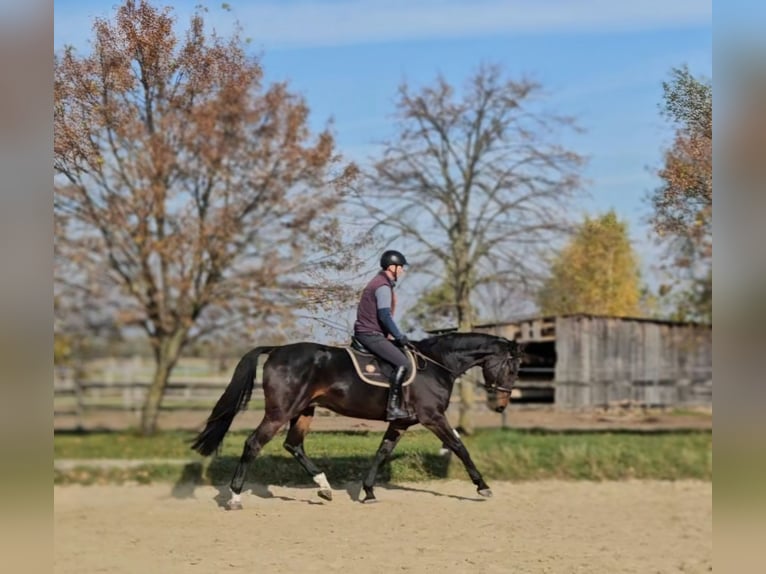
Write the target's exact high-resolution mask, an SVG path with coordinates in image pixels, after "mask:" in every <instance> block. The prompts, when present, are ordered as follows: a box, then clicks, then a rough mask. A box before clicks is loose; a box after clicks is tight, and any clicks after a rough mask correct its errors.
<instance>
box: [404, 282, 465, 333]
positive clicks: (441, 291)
mask: <svg viewBox="0 0 766 574" xmlns="http://www.w3.org/2000/svg"><path fill="white" fill-rule="evenodd" d="M452 289H453V286H452V284H451V283H448V282H442V283H439V284H437V285H435V286H434V287H430V288H427V289H425V290H424V291H423V292H421V294H420V297H419V298H418V300H417V301H416V302H415V304H414V305H413V307H412V308H411V309H410V310H409V312H408V314H407V317H406V318H405V319H404V322H403V326H404V328H405V329H412V328H415V327H420V328H422V329H423V330H424V331H431V330H438V329H450V328H454V326H455V324H456V323H457V316H456V314H455V295H454V293H453V292H452ZM471 315H472V316H473V317H476V316H478V311H477V310H476V309H472V310H471Z"/></svg>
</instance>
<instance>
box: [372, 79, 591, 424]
mask: <svg viewBox="0 0 766 574" xmlns="http://www.w3.org/2000/svg"><path fill="white" fill-rule="evenodd" d="M540 92H541V87H540V86H539V85H538V84H536V83H534V82H532V81H529V80H526V79H522V80H520V81H514V80H511V79H506V78H505V77H504V75H503V73H502V71H501V69H500V68H499V67H497V66H481V67H479V68H478V70H477V71H476V72H475V73H474V74H473V75H472V76H471V77H470V78H469V80H468V82H467V83H466V86H465V88H464V90H463V91H462V94H459V93H458V92H457V91H456V89H455V88H454V87H453V86H451V85H450V84H449V83H448V82H447V81H446V80H445V79H444V78H443V77H438V78H437V79H436V81H435V82H434V83H433V85H428V86H425V87H423V88H422V89H419V90H415V89H412V88H410V86H408V85H407V83H404V84H403V85H402V86H401V87H400V88H399V92H398V100H397V102H396V113H395V120H396V125H397V132H398V135H397V136H396V138H395V139H394V140H392V141H389V142H386V143H385V144H384V150H383V153H382V158H381V159H380V160H379V161H377V163H376V164H375V166H374V169H373V171H372V173H370V174H369V175H368V177H367V178H366V184H367V185H366V186H364V187H363V188H362V189H361V190H360V192H359V200H360V202H361V203H362V205H364V207H365V208H366V209H367V210H368V212H369V213H370V214H371V215H372V217H373V218H374V219H375V220H376V221H377V222H378V224H379V226H382V227H383V228H385V229H387V230H390V231H391V232H393V233H394V234H396V235H398V236H400V237H404V238H408V239H410V240H412V241H413V242H414V243H415V244H416V245H417V247H418V249H419V250H420V253H418V254H416V255H415V256H414V257H413V259H414V260H417V261H418V267H417V268H418V269H419V270H421V271H423V272H426V273H431V274H432V275H433V276H434V278H435V283H441V282H443V281H444V278H445V277H446V281H447V284H448V285H449V293H450V295H451V304H452V306H453V308H454V314H455V316H456V320H457V326H458V329H459V330H461V331H467V330H470V329H471V328H472V326H473V323H474V316H473V308H474V307H473V305H472V303H471V296H472V293H473V292H474V291H475V290H476V289H477V288H478V287H480V286H482V285H487V284H501V285H506V286H509V288H511V287H517V286H518V285H526V284H528V283H531V282H534V280H535V279H536V278H537V277H538V276H539V272H540V269H539V268H538V266H537V261H538V260H539V253H540V252H541V251H542V249H543V248H544V247H545V246H547V245H548V244H549V243H550V242H551V241H552V240H553V239H554V238H555V237H557V236H558V235H559V234H560V233H561V232H562V231H563V230H565V229H566V228H567V227H568V222H567V209H568V207H569V201H570V200H571V199H572V198H573V197H574V196H575V194H576V192H577V191H578V189H579V183H580V178H579V168H580V166H581V165H582V163H583V159H582V158H581V157H580V156H579V155H578V154H576V153H574V152H572V151H570V150H567V149H565V148H564V147H563V146H562V145H561V144H559V143H558V141H557V139H558V132H559V130H560V129H567V128H573V127H574V125H573V122H572V120H571V119H569V118H564V117H558V116H555V115H552V114H549V113H547V112H545V111H544V110H542V109H541V108H540V106H539V105H538V102H537V100H538V98H539V96H540V95H541V94H540ZM408 256H409V255H408ZM465 403H466V400H464V405H463V406H464V409H465V408H467V405H466V404H465ZM467 418H468V415H466V416H465V417H461V419H462V420H461V426H463V427H464V428H467V427H469V426H470V423H468V422H467Z"/></svg>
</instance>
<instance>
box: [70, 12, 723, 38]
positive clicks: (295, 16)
mask: <svg viewBox="0 0 766 574" xmlns="http://www.w3.org/2000/svg"><path fill="white" fill-rule="evenodd" d="M197 3H198V1H197V0H193V1H188V2H186V1H177V2H175V3H174V4H173V5H174V8H175V13H176V14H177V16H178V17H179V22H180V23H181V24H182V25H184V26H185V25H186V23H187V22H188V15H189V14H190V13H191V11H192V10H193V7H194V6H195V5H196V4H197ZM59 4H61V3H59ZM230 4H231V6H232V11H231V12H227V11H222V10H218V9H211V10H210V12H208V13H207V15H206V20H207V22H208V23H209V24H211V25H213V26H214V27H215V28H216V30H217V31H218V32H219V33H221V34H227V33H229V32H230V31H231V30H233V27H234V20H235V19H238V20H239V21H240V22H241V24H242V25H243V28H244V35H245V36H248V37H251V38H252V39H253V41H254V42H255V43H256V44H257V45H258V46H262V47H264V48H265V49H267V50H272V49H280V48H307V47H318V46H346V45H359V44H367V43H378V42H395V41H403V40H422V39H433V38H455V37H471V36H479V35H488V34H502V33H522V34H539V33H548V32H583V31H585V32H598V31H602V32H615V31H624V30H638V29H653V28H668V27H684V26H698V25H708V24H710V23H711V22H712V5H711V2H709V1H708V2H706V1H700V0H671V1H667V0H645V1H642V2H616V1H614V0H578V1H575V0H476V1H474V2H465V1H460V0H388V1H369V0H366V1H352V0H337V1H310V0H298V1H284V0H283V1H279V2H278V1H276V0H270V1H267V2H230ZM72 11H74V12H75V13H72ZM78 11H79V14H78V13H77V12H78ZM89 12H90V13H91V15H92V14H93V12H94V10H93V8H90V9H89ZM99 12H101V10H99ZM90 21H91V19H90V18H88V17H87V16H86V13H85V11H83V10H82V9H81V8H78V7H77V5H76V4H74V5H73V6H66V8H62V9H61V10H57V11H56V46H57V47H60V46H61V45H62V44H63V43H73V44H75V45H77V44H78V43H75V42H72V41H71V39H70V38H72V37H73V34H72V31H70V30H68V29H67V28H68V27H70V26H77V28H79V29H78V30H76V31H75V35H76V34H79V33H85V32H87V31H88V30H89V29H90V28H89V25H88V24H87V23H89V22H90ZM78 22H80V23H79V24H78ZM83 25H85V28H83Z"/></svg>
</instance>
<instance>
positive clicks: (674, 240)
mask: <svg viewBox="0 0 766 574" xmlns="http://www.w3.org/2000/svg"><path fill="white" fill-rule="evenodd" d="M662 87H663V90H664V94H663V102H662V104H661V111H662V114H663V115H664V116H665V117H666V118H667V119H668V120H670V121H671V122H672V123H673V125H674V127H675V138H674V140H673V143H672V145H671V146H670V147H669V148H668V149H667V150H665V155H664V162H663V166H662V167H661V169H660V170H659V171H658V175H659V177H660V179H661V181H662V184H661V185H660V186H659V187H658V188H657V189H656V190H655V191H654V192H653V194H652V195H651V197H650V201H651V204H652V208H653V212H652V216H651V222H652V224H653V226H654V230H655V232H656V233H657V236H658V238H659V240H660V241H661V242H663V243H664V244H665V245H666V247H667V250H668V251H667V253H668V260H669V263H668V264H667V265H666V266H665V268H666V271H668V274H669V276H670V277H671V282H670V283H668V284H666V285H664V286H663V288H662V289H663V291H664V292H669V291H670V292H673V293H675V301H676V316H677V318H679V319H695V320H703V321H709V320H711V318H712V295H713V274H712V264H713V91H712V85H711V83H710V81H709V80H707V79H705V78H696V77H694V76H693V75H692V74H691V73H690V72H689V69H688V68H687V67H685V66H684V67H680V68H675V69H673V70H672V72H671V78H670V80H669V81H666V82H663V85H662Z"/></svg>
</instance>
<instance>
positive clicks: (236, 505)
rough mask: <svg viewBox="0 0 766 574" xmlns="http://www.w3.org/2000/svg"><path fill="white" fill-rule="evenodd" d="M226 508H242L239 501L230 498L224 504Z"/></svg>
mask: <svg viewBox="0 0 766 574" xmlns="http://www.w3.org/2000/svg"><path fill="white" fill-rule="evenodd" d="M226 510H242V503H241V502H239V501H236V502H235V501H233V500H230V501H229V503H228V504H227V505H226Z"/></svg>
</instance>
